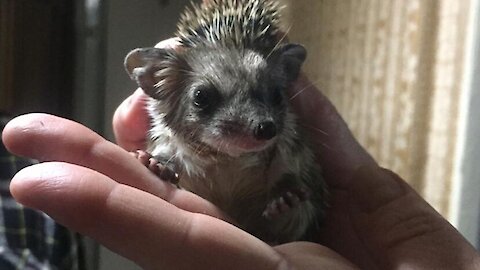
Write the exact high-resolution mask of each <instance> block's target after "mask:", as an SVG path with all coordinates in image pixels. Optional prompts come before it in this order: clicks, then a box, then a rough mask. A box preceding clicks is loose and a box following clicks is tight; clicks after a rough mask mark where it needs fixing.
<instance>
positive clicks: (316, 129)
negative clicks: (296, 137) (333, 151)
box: [300, 124, 330, 136]
mask: <svg viewBox="0 0 480 270" xmlns="http://www.w3.org/2000/svg"><path fill="white" fill-rule="evenodd" d="M300 125H301V126H303V127H305V128H309V129H313V130H315V131H318V132H319V133H321V134H323V135H325V136H330V135H329V134H328V132H326V131H324V130H321V129H319V128H317V127H314V126H311V125H305V124H300Z"/></svg>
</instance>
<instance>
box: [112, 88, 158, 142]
mask: <svg viewBox="0 0 480 270" xmlns="http://www.w3.org/2000/svg"><path fill="white" fill-rule="evenodd" d="M146 99H147V95H146V94H145V93H144V92H143V90H142V89H140V88H139V89H137V90H136V91H135V92H134V93H133V94H132V95H131V96H129V97H128V98H127V99H125V100H124V101H123V102H122V103H121V104H120V106H118V108H117V110H116V111H115V113H114V115H113V132H114V134H115V139H116V142H117V144H118V145H120V146H121V147H123V148H124V149H125V150H127V151H135V150H138V149H143V150H144V149H145V147H146V145H145V143H146V138H147V131H148V129H149V128H150V123H149V120H148V114H147V111H146Z"/></svg>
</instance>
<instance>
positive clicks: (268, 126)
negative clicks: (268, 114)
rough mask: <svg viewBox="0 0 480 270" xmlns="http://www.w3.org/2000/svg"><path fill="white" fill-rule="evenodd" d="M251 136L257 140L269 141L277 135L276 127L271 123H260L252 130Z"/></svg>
mask: <svg viewBox="0 0 480 270" xmlns="http://www.w3.org/2000/svg"><path fill="white" fill-rule="evenodd" d="M253 135H254V136H255V138H256V139H257V140H270V139H272V138H273V137H275V136H276V135H277V126H276V125H275V123H274V122H273V121H264V122H261V123H259V124H258V125H257V126H256V127H255V128H254V129H253Z"/></svg>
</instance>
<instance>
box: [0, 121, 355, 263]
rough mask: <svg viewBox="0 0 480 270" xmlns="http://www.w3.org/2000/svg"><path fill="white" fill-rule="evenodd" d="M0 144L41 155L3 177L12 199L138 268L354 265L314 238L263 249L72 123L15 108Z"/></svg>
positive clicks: (211, 209) (198, 200)
mask: <svg viewBox="0 0 480 270" xmlns="http://www.w3.org/2000/svg"><path fill="white" fill-rule="evenodd" d="M3 141H4V143H5V145H6V146H7V147H8V149H9V150H10V151H12V152H14V153H16V154H18V155H22V156H29V157H33V158H36V159H39V160H41V161H43V163H40V164H38V165H34V166H31V167H28V168H26V169H24V170H22V171H20V172H19V173H18V174H17V175H16V176H15V177H14V179H13V180H12V183H11V186H10V189H11V192H12V194H13V196H14V197H15V198H16V199H17V200H18V201H19V202H20V203H22V204H24V205H26V206H27V207H33V208H36V209H39V210H41V211H44V212H46V213H47V214H49V215H50V216H51V217H53V218H54V219H55V220H57V221H58V222H59V223H61V224H64V225H66V226H67V227H69V228H71V229H73V230H75V231H78V232H80V233H82V234H84V235H88V236H90V237H92V238H94V239H96V240H97V241H99V242H100V243H102V244H103V245H105V246H106V247H108V248H110V249H112V250H113V251H115V252H117V253H119V254H121V255H123V256H125V257H127V258H129V259H131V260H133V261H135V262H136V263H138V264H139V265H140V266H142V267H144V268H145V269H227V268H228V269H291V268H292V267H298V268H299V269H354V267H353V266H352V265H351V264H350V263H349V262H348V261H346V260H345V259H343V258H342V257H340V256H339V255H337V254H336V253H334V252H332V251H331V250H330V249H328V248H325V247H322V246H320V245H316V244H312V243H292V244H287V245H283V246H279V247H275V248H272V247H270V246H268V245H267V244H265V243H263V242H262V241H260V240H258V239H257V238H255V237H253V236H251V235H249V234H248V233H246V232H244V231H242V230H240V229H238V228H236V227H235V226H233V225H231V224H229V223H227V222H224V221H222V219H221V218H222V215H221V213H220V212H219V211H218V210H217V209H216V208H215V207H214V206H213V205H211V204H210V203H209V202H208V201H205V200H203V199H201V198H199V197H198V196H195V195H194V194H192V193H190V192H186V191H183V190H180V189H176V188H173V187H172V186H171V185H170V184H168V183H165V182H162V181H159V180H158V179H156V177H155V176H154V175H153V174H152V173H150V171H149V170H148V169H147V168H146V167H144V166H140V164H139V163H138V161H137V160H136V159H135V158H134V157H133V156H131V155H130V154H129V153H128V152H126V151H124V150H123V149H121V148H120V147H118V146H116V145H114V144H112V143H110V142H108V141H106V140H104V139H103V138H101V137H100V136H99V135H97V134H95V133H94V132H93V131H91V130H89V129H88V128H86V127H84V126H82V125H80V124H78V123H75V122H72V121H69V120H66V119H62V118H59V117H55V116H51V115H45V114H30V115H24V116H21V117H18V118H16V119H14V120H13V121H11V122H10V123H9V124H8V125H7V127H6V128H5V130H4V133H3ZM216 217H218V218H216ZM322 267H323V268H322Z"/></svg>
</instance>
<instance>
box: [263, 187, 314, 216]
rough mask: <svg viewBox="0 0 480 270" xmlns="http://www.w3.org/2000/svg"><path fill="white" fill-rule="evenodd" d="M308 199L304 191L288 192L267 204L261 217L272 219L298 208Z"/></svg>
mask: <svg viewBox="0 0 480 270" xmlns="http://www.w3.org/2000/svg"><path fill="white" fill-rule="evenodd" d="M309 197H310V195H309V192H308V191H307V190H306V189H303V188H300V189H292V190H289V191H287V192H285V193H283V194H282V195H280V196H279V197H276V198H274V199H272V200H271V201H270V202H269V203H268V204H267V207H266V208H265V210H264V211H263V213H262V216H263V217H265V218H267V219H273V218H275V217H277V216H280V215H282V214H284V213H287V212H289V211H291V210H292V209H294V208H296V207H298V206H299V205H300V204H301V203H302V202H304V201H306V200H308V198H309Z"/></svg>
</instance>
